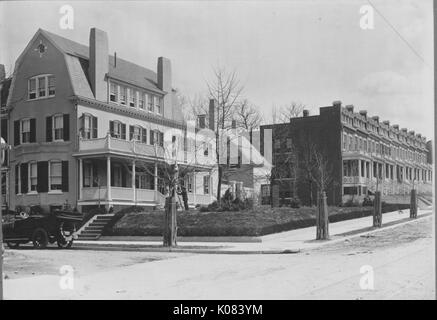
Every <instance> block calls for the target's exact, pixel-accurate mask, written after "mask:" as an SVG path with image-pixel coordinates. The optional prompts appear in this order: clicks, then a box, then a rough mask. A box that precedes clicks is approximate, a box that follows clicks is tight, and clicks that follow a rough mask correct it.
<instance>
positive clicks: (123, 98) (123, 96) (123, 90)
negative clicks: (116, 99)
mask: <svg viewBox="0 0 437 320" xmlns="http://www.w3.org/2000/svg"><path fill="white" fill-rule="evenodd" d="M126 95H127V88H126V87H121V86H120V104H126Z"/></svg>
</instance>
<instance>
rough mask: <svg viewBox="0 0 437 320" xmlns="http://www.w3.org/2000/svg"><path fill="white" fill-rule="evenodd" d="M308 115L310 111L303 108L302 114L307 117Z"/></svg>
mask: <svg viewBox="0 0 437 320" xmlns="http://www.w3.org/2000/svg"><path fill="white" fill-rule="evenodd" d="M309 115H310V111H309V110H308V109H305V110H303V116H304V117H308V116H309Z"/></svg>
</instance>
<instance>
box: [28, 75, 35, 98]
mask: <svg viewBox="0 0 437 320" xmlns="http://www.w3.org/2000/svg"><path fill="white" fill-rule="evenodd" d="M29 99H36V79H30V80H29Z"/></svg>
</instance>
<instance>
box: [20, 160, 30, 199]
mask: <svg viewBox="0 0 437 320" xmlns="http://www.w3.org/2000/svg"><path fill="white" fill-rule="evenodd" d="M20 171H21V172H20V174H21V177H20V178H21V193H27V192H28V183H27V182H28V181H27V179H28V178H29V174H28V173H29V171H28V167H27V163H22V164H21V168H20Z"/></svg>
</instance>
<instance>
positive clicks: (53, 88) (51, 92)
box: [48, 76, 56, 96]
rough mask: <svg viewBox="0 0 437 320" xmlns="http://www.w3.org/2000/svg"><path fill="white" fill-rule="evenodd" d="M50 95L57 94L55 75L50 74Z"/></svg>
mask: <svg viewBox="0 0 437 320" xmlns="http://www.w3.org/2000/svg"><path fill="white" fill-rule="evenodd" d="M48 86H49V96H54V95H55V91H56V90H55V76H48Z"/></svg>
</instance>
